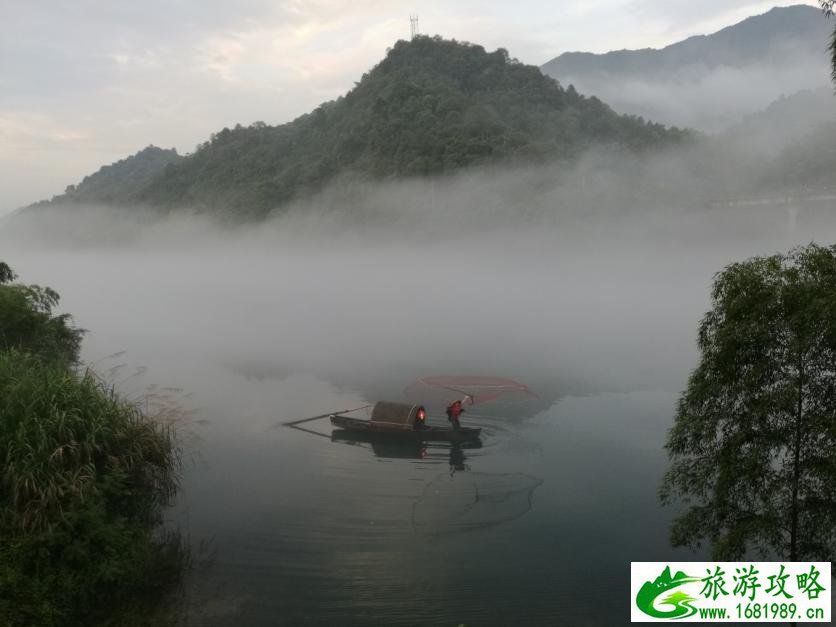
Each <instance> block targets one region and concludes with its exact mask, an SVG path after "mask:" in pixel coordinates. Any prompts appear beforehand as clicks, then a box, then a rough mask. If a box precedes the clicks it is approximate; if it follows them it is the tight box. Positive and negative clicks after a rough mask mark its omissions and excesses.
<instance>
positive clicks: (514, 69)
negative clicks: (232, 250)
mask: <svg viewBox="0 0 836 627" xmlns="http://www.w3.org/2000/svg"><path fill="white" fill-rule="evenodd" d="M686 137H689V133H687V132H684V131H681V130H678V129H668V128H665V127H663V126H662V125H659V124H653V123H650V122H646V121H644V120H643V119H640V118H637V117H632V116H624V115H619V114H616V113H615V112H613V110H612V109H610V107H608V106H607V105H606V104H604V103H603V102H601V101H600V100H599V99H598V98H594V97H592V98H586V97H584V96H581V95H580V94H578V92H577V91H576V90H575V89H573V88H569V89H564V88H563V87H562V86H561V85H560V84H558V82H556V81H555V80H553V79H552V78H550V77H547V76H545V75H543V74H542V73H541V72H540V70H539V69H538V68H537V67H534V66H529V65H523V64H521V63H519V62H518V61H516V60H515V59H511V58H510V57H509V56H508V53H507V52H506V51H505V50H503V49H499V50H496V51H495V52H486V51H485V49H484V48H482V47H481V46H477V45H472V44H468V43H460V42H456V41H448V40H443V39H441V38H439V37H425V36H420V37H416V38H415V39H413V40H411V41H409V42H406V41H399V42H397V43H396V44H395V45H394V47H393V48H391V49H390V50H389V52H388V53H387V55H386V57H385V58H384V59H383V60H382V61H381V62H380V63H379V64H377V65H376V66H375V67H374V68H372V69H371V70H370V71H369V72H368V73H366V74H364V75H363V77H362V79H361V80H360V82H359V83H357V84H356V85H355V87H354V88H353V89H352V90H351V91H349V92H348V93H347V94H346V95H345V96H343V97H340V98H338V99H337V100H336V101H333V102H328V103H326V104H323V105H321V106H319V107H318V108H317V109H315V110H314V111H313V112H311V113H309V114H306V115H303V116H301V117H299V118H297V119H296V120H293V121H292V122H289V123H287V124H282V125H279V126H269V125H267V124H264V123H261V122H258V123H256V124H253V125H252V126H249V127H242V126H236V127H235V128H233V129H229V128H225V129H223V130H221V131H220V132H218V133H215V134H213V135H212V136H211V138H210V139H209V141H207V142H205V143H204V144H202V145H201V146H199V147H198V149H197V150H196V151H195V152H194V153H193V154H191V155H188V156H186V157H184V158H176V159H175V158H174V157H173V156H172V158H171V161H170V162H169V163H167V164H166V165H165V167H163V168H162V169H160V170H158V171H157V172H156V174H154V175H153V176H151V177H150V180H145V182H144V183H139V184H137V185H134V184H133V183H134V182H137V181H133V180H132V182H131V185H130V186H129V188H124V187H121V186H120V185H118V183H117V184H116V185H115V187H114V186H108V185H102V186H98V185H93V183H94V181H93V180H92V179H94V177H98V178H102V180H103V181H104V180H112V181H114V182H116V181H117V177H115V176H114V177H107V176H104V175H105V174H106V173H112V174H115V173H116V172H117V171H121V166H120V164H115V165H114V166H111V167H110V168H103V169H102V170H101V171H100V172H99V173H97V174H96V175H94V177H90V179H91V180H90V181H86V182H85V183H82V184H81V185H79V186H78V188H76V189H75V190H70V191H68V193H67V194H66V195H65V197H64V198H62V197H58V198H56V199H54V200H53V203H58V204H60V203H62V202H63V201H64V200H65V199H68V200H75V199H76V198H79V197H80V195H81V194H82V191H84V193H85V194H86V195H85V199H86V200H89V201H90V202H110V201H115V202H116V203H117V204H126V203H128V204H144V205H150V206H153V207H159V208H163V209H172V208H178V207H189V208H191V209H194V210H198V211H206V212H212V213H215V214H218V215H222V216H224V217H228V218H232V219H258V218H260V217H263V216H264V215H266V214H267V213H268V212H270V211H271V210H274V209H275V208H277V207H280V206H281V205H283V204H285V203H287V202H288V201H290V200H292V199H295V198H299V197H302V196H304V195H306V194H310V193H312V192H316V191H318V190H320V189H322V188H323V186H325V185H326V184H327V183H328V182H329V181H333V180H335V179H337V178H339V177H346V176H351V177H358V176H359V177H361V178H368V179H376V180H380V179H389V178H394V177H404V176H422V175H430V174H443V173H448V172H454V171H457V170H459V169H461V168H466V167H469V166H475V165H481V164H487V163H497V162H508V161H526V162H530V161H543V160H566V161H568V160H572V159H574V158H576V157H577V156H579V155H580V154H581V153H582V152H583V151H584V150H586V149H587V148H588V147H590V146H592V145H596V144H604V145H607V146H609V147H615V148H618V149H623V150H632V151H642V150H645V149H650V148H659V147H661V146H666V145H670V144H675V143H678V142H680V141H682V140H683V139H684V138H686ZM141 155H142V153H140V154H139V155H135V156H134V157H132V158H131V159H128V160H126V161H125V162H120V163H122V164H125V163H130V162H134V161H135V160H137V158H138V157H140V156H141ZM97 180H98V179H97ZM88 190H89V192H90V193H87V192H88ZM97 190H101V193H99V191H97Z"/></svg>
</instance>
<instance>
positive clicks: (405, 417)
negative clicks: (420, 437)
mask: <svg viewBox="0 0 836 627" xmlns="http://www.w3.org/2000/svg"><path fill="white" fill-rule="evenodd" d="M419 409H420V406H419V405H405V404H403V403H387V402H385V401H380V402H379V403H377V404H375V406H374V409H372V417H371V422H372V424H373V425H379V426H386V427H392V428H401V429H412V428H413V426H414V425H415V418H416V417H417V416H418V410H419Z"/></svg>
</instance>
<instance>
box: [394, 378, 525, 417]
mask: <svg viewBox="0 0 836 627" xmlns="http://www.w3.org/2000/svg"><path fill="white" fill-rule="evenodd" d="M405 394H406V396H407V398H409V399H410V400H411V401H413V402H416V403H421V404H423V405H425V406H428V407H432V408H434V409H437V408H440V407H446V406H447V405H448V404H449V403H451V402H452V401H454V400H462V399H464V398H466V399H467V400H465V401H464V402H465V404H481V403H494V404H495V403H502V404H513V403H521V402H525V401H528V400H531V399H535V398H537V396H536V395H535V394H534V393H533V392H532V391H531V390H529V389H528V387H527V386H525V385H523V384H522V383H519V382H517V381H514V380H512V379H502V378H499V377H476V376H434V377H423V378H421V379H418V380H417V381H415V382H414V383H412V384H411V385H410V386H409V387H407V388H406V390H405Z"/></svg>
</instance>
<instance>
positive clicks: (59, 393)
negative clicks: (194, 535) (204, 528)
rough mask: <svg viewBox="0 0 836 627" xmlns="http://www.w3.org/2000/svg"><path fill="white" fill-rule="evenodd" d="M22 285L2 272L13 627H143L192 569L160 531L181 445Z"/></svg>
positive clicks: (43, 298)
mask: <svg viewBox="0 0 836 627" xmlns="http://www.w3.org/2000/svg"><path fill="white" fill-rule="evenodd" d="M15 279H16V276H15V275H14V273H13V272H12V271H11V269H10V268H9V266H7V265H6V264H4V263H2V262H0V460H2V468H3V475H2V482H0V536H2V542H0V624H2V625H4V626H6V625H9V626H12V625H35V624H37V625H74V624H85V625H90V624H131V622H132V618H131V616H135V615H137V613H138V612H143V613H145V614H146V615H147V613H148V612H149V611H150V612H153V611H154V606H155V605H157V604H158V602H159V601H160V600H161V599H162V598H163V597H164V596H165V593H166V592H167V591H168V590H170V589H172V587H174V586H175V585H176V584H177V583H178V581H179V580H180V577H181V575H182V572H183V570H184V568H185V567H186V566H187V564H188V551H187V550H186V548H185V545H184V544H183V542H182V540H181V538H180V536H179V534H177V533H176V532H170V531H166V530H165V529H163V527H162V524H161V523H162V512H163V508H164V507H165V506H166V505H167V504H168V503H169V502H170V501H171V499H172V498H173V497H174V495H175V494H176V492H177V488H178V479H179V473H180V464H181V449H180V446H179V443H178V437H177V433H176V431H175V429H174V428H173V427H172V426H171V425H169V424H161V423H158V422H155V421H154V420H153V419H152V418H151V417H149V416H148V415H146V414H145V413H143V411H141V410H140V409H139V408H138V407H136V406H135V405H133V404H131V403H130V402H128V401H126V400H124V399H123V398H121V397H120V396H119V394H118V393H117V392H116V390H115V389H114V388H113V386H111V385H109V384H107V383H106V382H104V381H102V380H101V379H100V378H99V377H98V376H97V375H96V374H95V373H94V372H92V371H91V370H89V369H81V368H80V367H79V359H78V358H79V349H80V345H81V336H82V334H83V331H82V330H80V329H77V328H76V327H75V326H74V325H73V324H72V320H71V318H70V317H69V316H68V315H66V314H63V315H53V311H52V310H53V308H54V307H55V306H56V305H57V304H58V299H59V296H58V294H57V293H55V292H54V291H52V290H51V289H49V288H41V287H38V286H30V285H24V284H20V283H16V282H14V281H15ZM140 608H141V609H140ZM114 620H116V621H117V622H113V621H114Z"/></svg>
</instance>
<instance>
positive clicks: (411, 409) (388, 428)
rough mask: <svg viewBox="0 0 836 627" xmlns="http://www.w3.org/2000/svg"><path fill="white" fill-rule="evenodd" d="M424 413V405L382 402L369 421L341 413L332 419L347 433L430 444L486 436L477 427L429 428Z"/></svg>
mask: <svg viewBox="0 0 836 627" xmlns="http://www.w3.org/2000/svg"><path fill="white" fill-rule="evenodd" d="M422 410H423V407H421V406H420V405H404V404H401V403H387V402H380V403H377V404H375V406H374V408H373V409H372V415H371V419H369V420H361V419H359V418H349V417H348V416H343V415H340V414H331V416H330V419H331V424H332V425H334V426H335V427H340V428H341V429H345V430H347V431H354V432H359V433H366V434H369V435H375V436H377V435H379V436H385V437H393V438H409V439H413V440H424V441H426V442H432V441H448V442H468V441H472V440H476V439H478V438H479V435H480V434H481V433H482V430H481V429H475V428H473V427H460V428H459V429H453V428H452V427H438V426H431V425H427V424H425V423H424V420H423V419H421V418H419V415H421V416H422V415H423V412H422ZM419 412H421V413H419Z"/></svg>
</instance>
